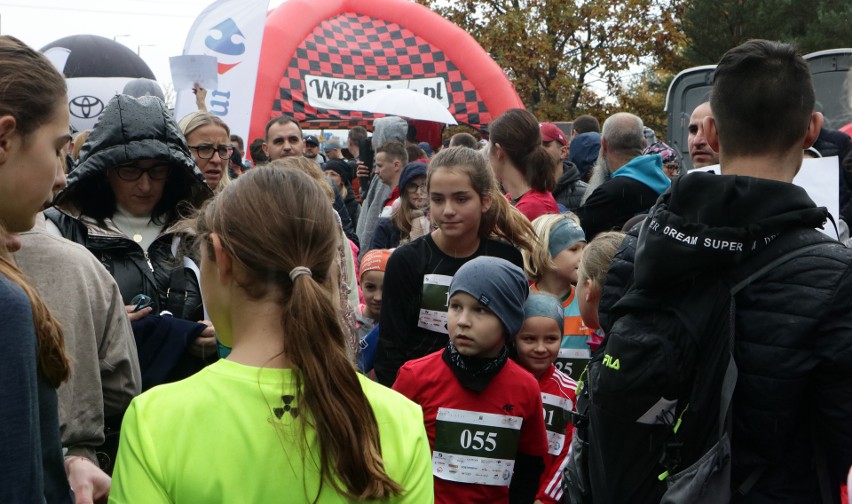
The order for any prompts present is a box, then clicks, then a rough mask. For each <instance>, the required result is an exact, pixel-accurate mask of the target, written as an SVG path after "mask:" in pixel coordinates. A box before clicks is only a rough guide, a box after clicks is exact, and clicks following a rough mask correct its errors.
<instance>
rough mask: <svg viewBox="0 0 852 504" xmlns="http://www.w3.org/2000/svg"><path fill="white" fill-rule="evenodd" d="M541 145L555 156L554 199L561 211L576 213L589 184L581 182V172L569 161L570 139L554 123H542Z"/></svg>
mask: <svg viewBox="0 0 852 504" xmlns="http://www.w3.org/2000/svg"><path fill="white" fill-rule="evenodd" d="M540 126H541V144H542V145H543V146H544V148H545V149H547V151H548V152H550V155H551V156H553V173H554V175H555V176H556V188H555V189H554V190H553V198H554V199H555V200H556V203H558V204H559V205H560V209H559V210H560V211H561V212H565V211H567V210H570V211H572V212H573V211H574V210H575V209H576V208H577V207H579V206H580V201H581V200H582V199H583V194H584V193H585V192H586V188H587V187H588V184H586V183H585V182H583V181H582V180H580V171H579V170H577V167H576V166H575V165H574V163H572V162H571V161H569V160H568V138H567V137H566V136H565V133H563V132H562V130H561V129H559V127H557V126H556V125H555V124H553V123H541V125H540Z"/></svg>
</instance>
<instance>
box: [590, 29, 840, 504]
mask: <svg viewBox="0 0 852 504" xmlns="http://www.w3.org/2000/svg"><path fill="white" fill-rule="evenodd" d="M710 103H711V105H712V109H713V117H707V118H705V119H704V122H703V126H704V132H705V134H706V135H707V140H708V144H709V146H710V147H711V148H712V149H713V150H714V151H716V152H718V153H719V158H720V165H721V166H720V169H721V173H722V175H714V174H709V173H698V172H696V173H690V174H687V175H685V176H683V177H678V178H676V179H675V180H674V182H673V185H672V187H671V190H670V191H669V192H666V193H665V194H664V195H663V197H662V198H661V199H660V201H659V202H658V203H657V204H656V205H655V207H654V208H653V209H651V212H650V214H649V216H648V218H647V219H646V220H645V221H644V223H643V225H642V228H641V231H639V230H637V228H634V230H633V231H632V232H631V235H628V237H627V238H626V239H625V241H624V243H623V244H622V246H621V249H620V250H619V251H618V253H617V254H616V256H615V259H614V261H613V264H612V265H611V267H610V270H609V274H608V275H607V280H606V284H605V286H604V289H603V296H602V299H601V305H600V320H601V325H602V328H603V329H604V330H605V331H607V332H609V331H610V329H611V324H612V319H611V316H610V313H611V310H612V307H613V305H614V303H615V302H616V301H617V300H618V299H619V298H620V297H621V295H622V294H623V293H624V292H625V291H626V288H627V286H629V285H631V284H635V287H636V288H638V289H642V290H643V291H644V290H650V291H653V290H655V289H664V290H665V289H667V290H671V289H673V288H675V287H673V285H674V284H675V282H677V281H680V282H681V286H684V285H694V286H693V287H691V288H698V289H700V288H702V285H695V284H691V283H690V279H691V278H694V277H696V276H697V275H698V274H700V273H705V274H706V272H707V271H713V272H718V274H720V275H726V274H730V273H731V272H732V271H733V270H734V268H735V267H736V266H737V265H739V264H742V263H743V262H744V261H746V260H750V259H752V258H754V261H751V262H752V263H755V262H756V263H760V262H761V261H760V255H759V254H760V253H761V252H762V251H763V249H771V252H770V253H771V255H772V256H773V257H780V255H781V254H784V253H786V252H788V249H789V250H796V249H800V248H802V247H804V246H807V245H811V244H817V245H815V248H811V249H810V250H808V251H807V252H803V253H800V255H798V256H797V257H796V258H795V259H793V260H789V261H786V262H781V263H780V264H778V265H776V266H775V267H774V269H771V270H770V271H769V272H768V273H766V274H764V275H762V276H761V277H759V278H758V279H757V280H755V281H754V282H752V283H751V284H749V285H748V286H746V287H745V288H744V289H743V290H742V291H740V292H739V293H738V294H737V295H736V297H735V302H736V320H735V321H734V323H733V324H732V326H733V327H734V328H735V336H734V345H733V353H734V360H735V362H736V366H737V368H738V370H739V378H738V380H737V382H736V388H735V391H734V394H733V401H732V406H731V407H732V422H733V423H732V435H731V439H732V447H731V450H732V454H731V462H732V474H731V489H732V492H734V493H735V498H734V499H733V501H732V502H738V503H740V502H754V503H763V502H797V503H798V502H801V503H806V502H807V503H811V502H840V498H839V493H840V492H839V491H840V486H841V482H842V481H843V480H844V476H845V474H846V472H847V471H848V470H849V467H850V465H852V429H850V426H852V250H850V249H848V248H845V247H843V246H842V245H840V244H839V243H836V242H834V241H830V240H829V241H826V239H825V238H824V237H823V236H822V234H821V233H820V232H819V231H817V230H815V229H814V228H815V227H822V226H823V225H824V224H825V223H826V219H827V218H828V217H829V215H828V211H827V210H826V209H825V208H817V207H816V205H815V204H814V202H813V201H812V200H811V199H810V198H809V197H808V195H807V193H806V192H805V190H804V189H802V188H800V187H798V186H796V185H793V184H792V183H791V182H792V180H793V177H794V176H795V175H796V173H797V172H798V171H799V168H800V167H801V164H802V149H803V148H807V147H809V146H810V145H811V144H812V143H813V142H814V140H815V139H816V138H817V135H818V134H819V131H820V126H821V124H822V122H823V118H822V114H820V113H818V112H814V104H815V98H814V89H813V83H812V81H811V74H810V71H809V69H808V64H807V62H806V61H805V60H804V59H803V58H802V57H801V56H799V55H798V54H796V52H795V50H794V49H793V48H792V47H791V46H789V45H787V44H782V43H779V42H769V41H765V40H752V41H749V42H746V43H745V44H742V45H740V46H739V47H736V48H734V49H731V50H730V51H728V52H727V53H726V54H725V55H724V56H723V57H722V59H721V61H720V62H719V65H718V66H717V67H716V70H715V77H714V84H713V90H712V92H711V98H710ZM637 236H638V238H637ZM776 240H777V241H776ZM820 242H824V243H820ZM755 256H756V257H755ZM764 264H766V263H765V262H764V263H763V264H758V267H759V266H763V265H764ZM685 288H690V287H685Z"/></svg>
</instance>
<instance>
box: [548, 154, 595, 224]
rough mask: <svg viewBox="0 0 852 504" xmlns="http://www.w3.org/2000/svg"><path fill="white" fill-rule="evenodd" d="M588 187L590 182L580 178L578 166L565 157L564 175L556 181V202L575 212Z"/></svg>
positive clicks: (554, 195)
mask: <svg viewBox="0 0 852 504" xmlns="http://www.w3.org/2000/svg"><path fill="white" fill-rule="evenodd" d="M587 187H589V184H587V183H585V182H583V181H582V180H580V170H578V169H577V166H576V165H575V164H574V163H572V162H571V161H568V160H567V159H563V160H562V175H561V176H560V177H559V180H557V181H556V189H554V190H553V197H554V198H555V199H556V202H557V203H559V204H560V205H562V206H564V207H565V208H567V209H568V210H570V211H572V212H573V211H574V210H575V209H576V208H577V207H579V206H580V204H581V203H582V200H583V194H584V193H585V192H586V188H587Z"/></svg>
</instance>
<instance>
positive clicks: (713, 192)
mask: <svg viewBox="0 0 852 504" xmlns="http://www.w3.org/2000/svg"><path fill="white" fill-rule="evenodd" d="M827 218H828V210H826V209H825V207H817V206H816V204H814V202H813V201H812V200H811V198H810V197H809V196H808V194H807V192H805V190H804V189H802V188H801V187H799V186H796V185H793V184H789V183H786V182H778V181H774V180H766V179H759V178H753V177H743V176H736V175H715V174H712V173H701V172H695V173H690V174H688V175H685V176H682V177H676V178H675V181H674V182H673V184H672V187H671V189H670V190H669V191H667V192H666V193H665V194H663V196H662V197H661V198H660V200H659V201H658V202H657V204H656V205H655V206H654V207H653V208H651V211H650V213H649V214H648V218H647V219H645V221H644V222H643V223H642V228H641V230H640V232H639V238H638V241H637V244H636V260H635V263H634V264H635V266H634V279H635V282H636V286H637V287H640V288H647V289H655V288H666V287H668V286H671V285H672V284H673V283H675V282H678V281H682V280H686V279H689V278H690V277H695V276H697V275H699V274H701V273H706V272H708V271H719V272H724V271H727V270H729V269H730V268H732V267H734V266H736V265H738V264H740V263H742V261H743V260H744V259H746V258H748V257H749V256H751V255H752V254H755V253H757V252H758V251H760V250H762V249H763V248H764V247H765V246H766V245H768V244H769V243H770V242H772V240H773V239H774V238H775V237H776V236H778V235H779V234H781V233H783V232H785V231H787V230H791V229H802V228H810V229H813V228H817V227H819V228H821V227H822V226H823V225H824V224H825V222H826V219H827Z"/></svg>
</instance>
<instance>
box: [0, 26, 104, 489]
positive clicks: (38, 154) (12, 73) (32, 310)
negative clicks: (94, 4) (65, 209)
mask: <svg viewBox="0 0 852 504" xmlns="http://www.w3.org/2000/svg"><path fill="white" fill-rule="evenodd" d="M68 122H69V115H68V106H67V96H66V89H65V79H64V78H63V77H62V75H61V74H59V73H58V72H57V71H56V69H55V68H54V66H53V65H52V64H51V63H50V61H48V60H47V58H45V57H44V56H43V55H42V54H41V53H39V52H37V51H35V50H33V49H32V48H30V47H28V46H27V45H25V44H24V43H23V42H21V41H20V40H18V39H16V38H14V37H9V36H2V37H0V383H2V386H0V451H2V453H3V455H4V456H3V457H2V460H0V502H48V503H54V502H62V503H70V502H72V500H73V499H72V494H71V489H70V487H69V485H68V479H67V477H66V472H65V468H64V467H63V458H62V446H61V441H60V434H59V419H58V414H59V411H58V405H57V398H56V388H57V387H59V385H60V384H61V383H62V382H64V381H65V380H66V379H67V378H68V376H69V373H70V364H69V359H68V357H67V355H66V353H65V345H64V342H63V339H62V330H61V328H60V326H59V323H58V322H57V321H56V320H55V319H54V318H53V317H52V316H51V315H50V312H49V311H48V309H47V307H46V306H45V304H44V302H43V301H42V299H41V298H40V297H39V295H38V293H36V291H35V289H34V288H32V287H31V286H30V285H28V284H27V281H26V279H25V277H24V275H23V273H21V271H20V270H19V269H18V268H17V266H15V264H14V262H12V259H11V256H10V254H9V252H13V251H15V250H17V249H19V248H20V246H21V242H20V239H19V238H18V237H17V233H21V232H24V231H29V230H30V229H32V228H33V226H34V225H35V221H36V214H38V212H39V211H41V210H42V209H43V208H44V207H45V206H46V205H47V204H49V203H50V199H51V191H52V188H53V186H54V183H56V182H59V181H60V178H62V179H64V177H65V173H64V170H63V168H64V165H63V161H64V157H65V152H66V147H67V146H68V142H69V140H70V139H71V137H70V135H69V134H68V133H69V126H68ZM57 268H61V265H57ZM57 281H61V280H60V279H59V278H58V277H57ZM77 458H80V457H77ZM72 467H73V469H72ZM80 469H82V470H87V471H88V470H92V471H96V472H99V470H98V469H97V468H96V467H95V466H94V464H92V463H91V462H88V461H87V462H75V463H73V464H72V465H71V466H69V472H70V473H72V474H73V473H75V471H77V470H80ZM78 474H79V473H78ZM90 474H91V473H90ZM88 484H89V490H91V489H92V485H93V483H92V481H89V482H88ZM106 488H107V489H108V488H109V483H108V478H107V483H106ZM101 490H103V487H102V486H101V487H99V488H98V491H101ZM107 491H108V490H107ZM80 496H81V498H84V495H83V492H81V495H80ZM89 496H91V492H90V493H89ZM98 496H100V495H98Z"/></svg>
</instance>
